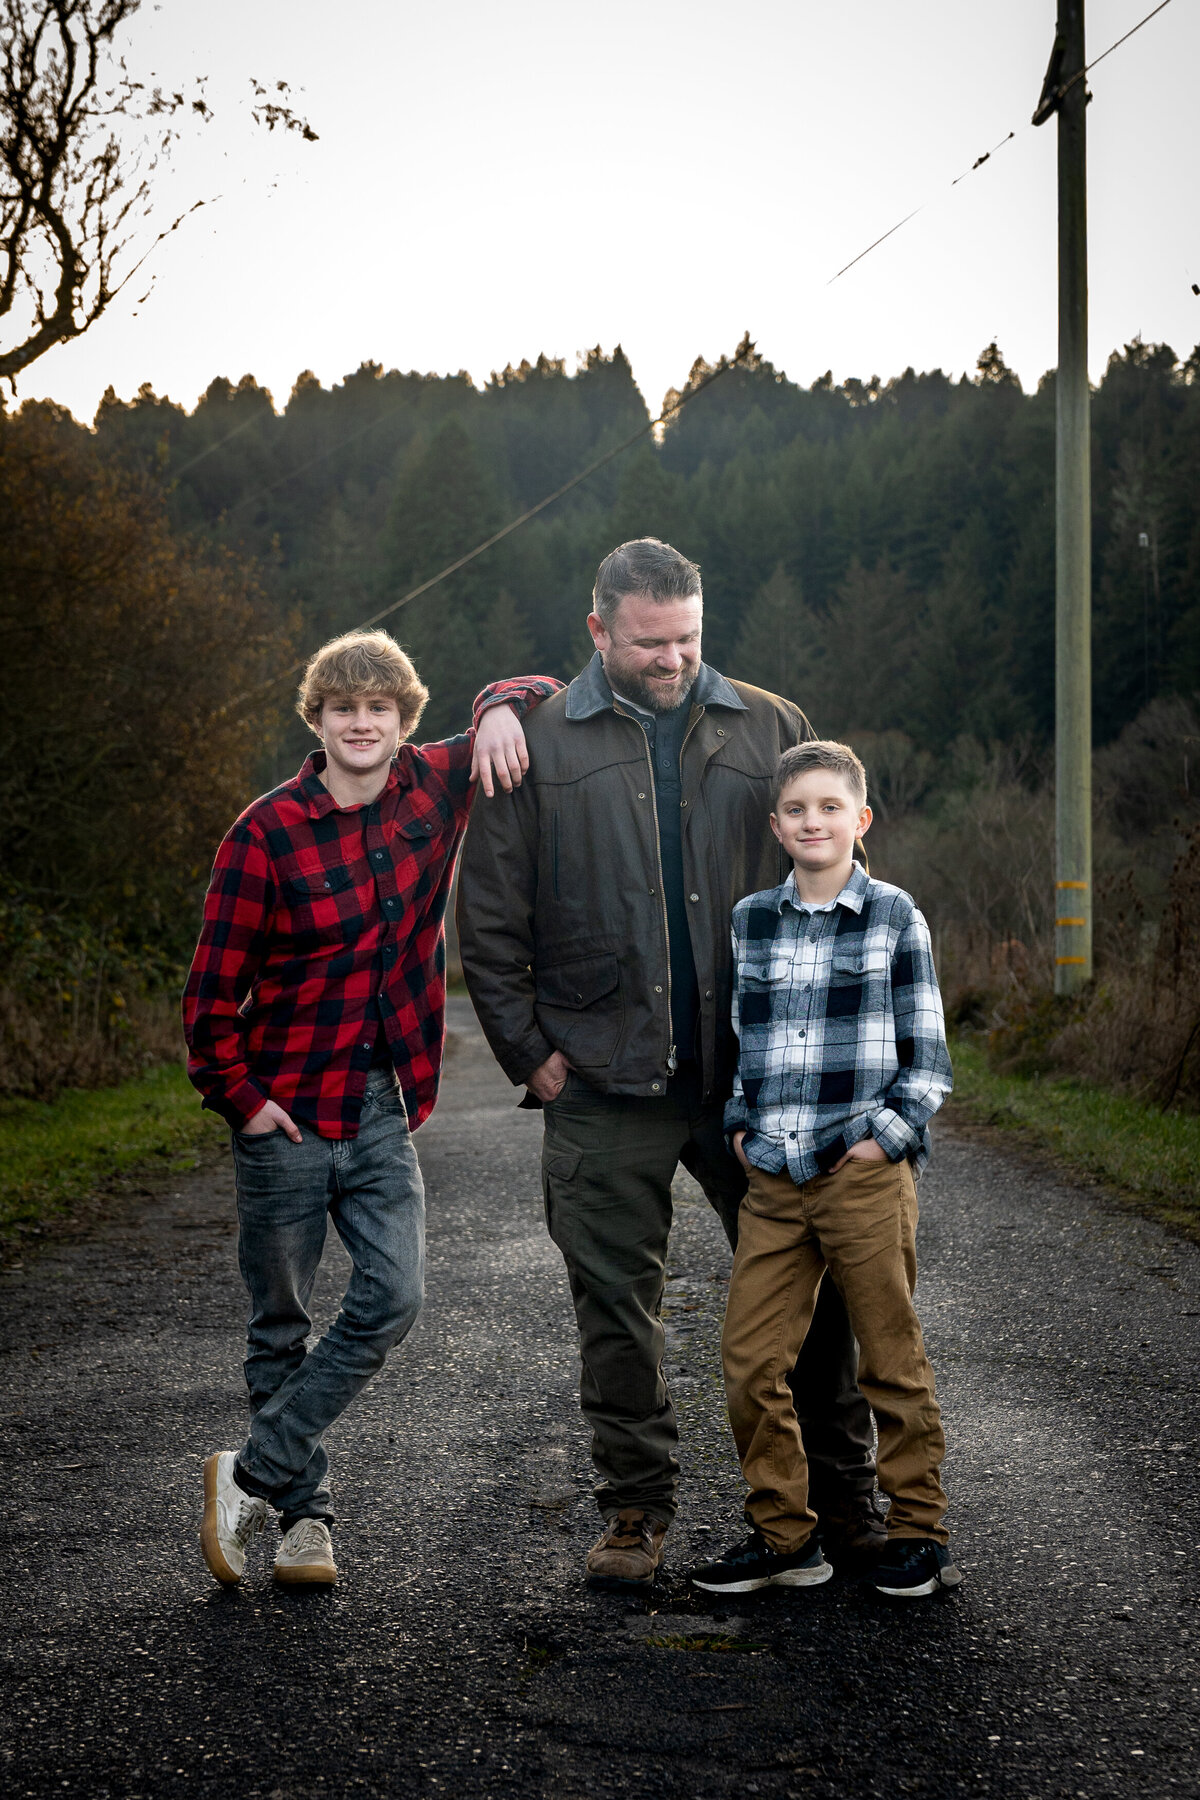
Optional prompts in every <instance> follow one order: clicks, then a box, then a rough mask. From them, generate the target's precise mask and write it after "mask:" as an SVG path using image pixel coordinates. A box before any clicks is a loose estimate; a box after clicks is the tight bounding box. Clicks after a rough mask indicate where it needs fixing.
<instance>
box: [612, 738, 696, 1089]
mask: <svg viewBox="0 0 1200 1800" xmlns="http://www.w3.org/2000/svg"><path fill="white" fill-rule="evenodd" d="M613 711H614V712H615V713H616V714H617V716H618V717H619V718H622V719H629V717H630V716H629V714H628V713H627V712H622V711H621V709H620V707H619V706H614V707H613ZM630 723H631V724H633V725H637V728H638V736H639V737H640V738H641V740H642V749H643V750H644V751H645V752H646V763H647V766H648V767H649V770H650V790H649V793H648V794H647V796H646V798H647V799H648V800H650V801H651V802H652V803H653V805H654V855H655V858H656V860H657V863H658V898H659V901H660V902H661V904H662V923H663V944H664V945H665V947H666V952H667V1074H668V1075H673V1074H674V1073H675V1070H676V1069H677V1068H678V1066H679V1065H678V1060H677V1058H676V1055H675V1045H674V1044H673V1043H672V1042H671V926H670V922H669V920H668V918H667V895H666V889H665V885H664V883H663V866H662V838H661V837H660V836H659V830H658V790H657V788H656V787H655V785H654V758H653V757H652V756H651V754H650V741H649V739H648V738H647V736H646V733H645V730H644V728H643V727H642V726H641V725H638V722H637V720H636V719H630ZM686 742H687V739H686V737H685V739H684V743H686ZM679 757H680V762H681V763H682V761H683V745H682V744H681V745H680V747H679Z"/></svg>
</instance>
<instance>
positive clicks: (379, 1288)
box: [183, 631, 562, 1583]
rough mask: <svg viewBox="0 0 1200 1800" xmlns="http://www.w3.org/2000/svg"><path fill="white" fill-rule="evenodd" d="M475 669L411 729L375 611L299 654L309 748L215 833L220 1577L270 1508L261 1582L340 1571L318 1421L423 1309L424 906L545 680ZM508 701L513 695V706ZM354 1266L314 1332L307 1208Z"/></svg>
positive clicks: (513, 755) (213, 1521) (208, 1508)
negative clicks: (221, 1239) (240, 1294)
mask: <svg viewBox="0 0 1200 1800" xmlns="http://www.w3.org/2000/svg"><path fill="white" fill-rule="evenodd" d="M561 685H562V684H561V682H558V681H553V680H550V679H547V678H545V677H539V676H529V677H522V678H520V679H518V680H515V681H503V682H498V683H495V684H494V685H493V686H491V687H489V688H485V689H484V691H483V693H482V694H480V696H479V698H478V699H477V700H476V702H475V722H476V729H474V730H472V731H471V732H469V733H466V734H464V735H463V736H462V737H456V738H449V739H447V740H445V741H444V742H441V743H433V744H424V745H422V746H421V747H420V748H414V747H413V746H412V745H411V744H408V743H406V742H405V739H406V738H407V737H408V736H409V734H410V733H411V732H412V730H413V729H414V727H415V725H416V723H417V720H418V719H419V718H420V716H421V712H422V709H423V707H424V705H425V701H426V700H427V698H428V693H427V690H426V688H425V687H424V685H423V683H422V682H421V680H420V679H419V677H418V675H417V672H416V670H415V669H414V668H413V665H412V663H411V662H410V661H409V659H408V657H407V656H406V655H405V654H404V652H403V650H401V648H400V646H399V645H398V644H397V643H396V642H395V641H394V640H393V639H392V638H391V637H389V636H388V634H387V633H386V632H384V631H371V632H363V631H354V632H350V633H348V634H347V635H346V636H344V637H340V638H335V639H334V640H333V641H332V642H331V643H328V644H326V645H325V646H324V648H323V649H321V650H318V651H317V653H316V655H315V656H314V657H313V658H312V660H311V661H310V663H309V665H308V668H307V670H306V671H305V675H304V680H303V682H302V683H301V687H300V697H299V702H298V710H299V712H300V713H301V715H302V717H303V718H304V719H305V721H306V723H307V724H308V725H309V726H310V727H311V729H312V730H313V731H314V732H315V733H316V735H317V737H318V738H320V740H321V743H322V746H323V748H322V749H320V750H318V751H315V752H314V754H313V755H312V756H310V757H309V758H308V760H307V762H306V763H305V764H304V767H303V768H302V769H301V770H300V773H299V774H298V775H297V776H296V777H295V778H294V779H293V780H291V781H286V782H284V784H283V786H282V787H278V788H276V789H275V790H274V792H273V793H270V794H266V795H264V796H263V797H262V798H261V799H259V800H255V801H254V802H253V804H252V805H251V806H249V807H247V809H246V811H245V812H244V813H243V814H242V816H241V817H240V818H239V819H238V820H237V821H236V823H235V824H234V825H233V827H232V829H231V830H230V832H229V834H228V836H227V837H226V838H225V840H224V842H223V843H222V845H221V847H220V849H219V850H218V852H217V858H216V863H215V865H214V868H213V875H212V881H211V884H210V886H209V890H208V898H207V900H206V902H205V907H204V927H203V930H202V932H201V934H200V942H199V945H198V947H197V950H196V955H195V959H194V960H193V963H192V969H191V973H190V975H189V976H188V981H187V987H186V989H185V992H184V1002H183V1013H184V1029H185V1033H186V1036H187V1041H188V1047H189V1050H190V1052H191V1054H190V1057H189V1061H188V1073H189V1075H190V1076H191V1079H192V1080H193V1082H194V1083H195V1084H196V1086H197V1087H198V1088H199V1089H200V1091H201V1093H202V1094H203V1095H204V1104H205V1106H207V1107H211V1108H213V1110H214V1111H216V1112H219V1113H220V1114H221V1116H222V1117H223V1118H224V1119H225V1120H226V1121H227V1122H228V1123H229V1125H230V1126H231V1127H232V1129H233V1160H234V1170H235V1174H236V1178H237V1202H238V1224H239V1231H240V1236H239V1242H238V1259H239V1263H240V1266H241V1271H242V1276H243V1279H244V1281H245V1283H246V1286H247V1288H248V1290H249V1294H250V1304H251V1316H250V1323H249V1329H248V1336H249V1350H248V1354H247V1357H246V1363H245V1370H246V1382H247V1386H248V1387H249V1390H250V1410H251V1414H252V1419H251V1425H250V1433H249V1436H248V1438H247V1439H246V1442H245V1443H244V1444H243V1445H242V1447H241V1449H240V1450H238V1451H236V1452H234V1451H232V1450H222V1451H218V1452H216V1453H215V1454H214V1455H212V1456H210V1457H209V1458H208V1460H207V1462H206V1463H205V1465H204V1519H203V1524H202V1526H201V1533H200V1543H201V1549H202V1551H203V1554H204V1559H205V1561H206V1563H207V1564H208V1567H209V1569H210V1570H211V1572H212V1573H213V1575H215V1576H216V1578H217V1580H218V1581H220V1582H225V1583H232V1582H236V1581H239V1580H240V1579H241V1576H242V1571H243V1568H244V1565H245V1560H246V1545H247V1543H248V1542H249V1540H250V1538H251V1537H252V1536H253V1535H254V1534H255V1533H256V1532H259V1531H261V1530H262V1528H263V1525H264V1523H265V1522H266V1517H267V1508H268V1505H270V1506H272V1507H274V1508H275V1509H276V1511H277V1512H278V1513H279V1515H280V1522H281V1527H282V1530H283V1538H282V1541H281V1543H280V1545H279V1549H278V1551H277V1552H276V1556H275V1575H276V1578H277V1579H278V1580H280V1581H287V1582H302V1583H303V1582H313V1583H329V1582H333V1581H335V1580H336V1579H337V1569H336V1567H335V1565H334V1560H333V1549H332V1543H331V1540H330V1535H329V1525H330V1522H331V1520H332V1516H333V1515H332V1510H331V1505H330V1496H329V1487H328V1483H327V1481H326V1474H327V1471H328V1467H329V1462H328V1458H327V1456H326V1454H325V1450H324V1447H323V1443H322V1439H323V1436H324V1433H325V1431H326V1429H327V1428H328V1427H329V1426H330V1425H331V1424H332V1423H333V1421H334V1420H335V1419H336V1418H338V1417H339V1415H340V1414H341V1413H343V1412H344V1411H345V1409H346V1407H347V1406H348V1405H349V1404H350V1402H351V1400H352V1399H353V1398H354V1396H355V1395H356V1394H357V1393H358V1392H359V1391H360V1390H361V1389H362V1387H363V1386H364V1385H365V1384H366V1382H367V1381H369V1380H370V1378H371V1376H372V1375H374V1374H375V1373H376V1372H377V1371H378V1369H379V1368H380V1367H381V1366H382V1364H383V1360H384V1357H385V1356H386V1354H387V1352H388V1350H389V1349H390V1348H391V1347H392V1345H394V1344H397V1343H399V1341H400V1339H401V1338H402V1337H403V1336H404V1335H405V1333H406V1332H407V1331H408V1329H409V1327H410V1326H411V1325H412V1323H413V1321H414V1319H415V1318H416V1316H417V1313H418V1311H419V1310H420V1306H421V1300H422V1295H423V1267H424V1222H425V1200H424V1189H423V1186H422V1182H421V1171H420V1168H419V1166H418V1164H417V1158H416V1153H415V1151H414V1150H413V1147H412V1140H411V1137H410V1135H409V1134H410V1131H415V1130H416V1128H417V1126H418V1125H420V1124H421V1123H422V1122H423V1120H425V1119H426V1118H428V1116H429V1114H430V1113H431V1112H432V1110H433V1106H434V1102H435V1100H436V1098H437V1088H438V1077H439V1073H440V1069H441V1059H442V1047H443V1042H444V1037H445V1025H444V1019H445V978H444V970H445V939H444V935H443V930H442V919H443V916H444V914H445V910H446V900H447V896H448V894H449V890H450V881H451V876H452V874H453V871H454V860H455V856H456V854H457V851H458V846H459V842H460V840H461V838H462V834H463V830H464V828H465V826H466V822H467V813H468V811H469V808H470V804H471V797H472V792H473V787H472V784H473V782H474V781H475V779H476V777H477V776H478V777H479V778H480V779H481V780H482V785H483V787H484V790H485V792H486V793H487V794H488V795H491V794H492V792H493V786H494V782H495V781H496V780H498V781H499V783H500V786H501V787H503V788H504V789H505V790H506V791H507V790H511V788H512V787H513V786H514V785H519V784H520V780H521V774H522V771H523V770H524V769H526V768H527V767H528V759H527V757H526V754H525V742H524V734H523V732H522V730H521V726H520V724H519V722H518V720H519V717H520V715H521V714H523V713H524V712H525V711H526V710H527V709H528V708H529V707H531V706H536V705H537V704H538V702H539V701H540V700H543V699H545V698H546V697H547V696H548V695H550V694H551V693H553V692H554V691H555V690H556V689H557V688H559V687H560V686H561ZM514 709H515V710H514ZM329 1218H332V1220H333V1223H334V1226H335V1228H336V1230H337V1233H338V1236H339V1237H340V1238H341V1240H342V1243H343V1244H344V1245H345V1247H346V1249H347V1251H348V1252H349V1254H350V1258H351V1261H352V1263H353V1274H352V1275H351V1278H350V1285H349V1287H348V1288H347V1290H346V1295H345V1298H344V1300H343V1302H342V1307H341V1311H340V1313H339V1314H338V1317H337V1320H336V1322H335V1323H334V1324H333V1325H332V1326H331V1327H330V1329H329V1330H328V1331H327V1332H326V1334H325V1336H324V1337H323V1338H322V1339H321V1341H320V1342H319V1343H318V1344H316V1345H315V1346H314V1347H313V1348H312V1349H311V1350H308V1349H306V1345H305V1340H306V1338H307V1336H308V1330H309V1324H310V1320H309V1315H308V1302H309V1297H310V1295H311V1293H312V1287H313V1281H314V1279H315V1277H316V1272H317V1265H318V1264H319V1262H320V1260H321V1250H322V1247H323V1245H324V1242H325V1231H326V1224H327V1220H328V1219H329Z"/></svg>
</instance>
